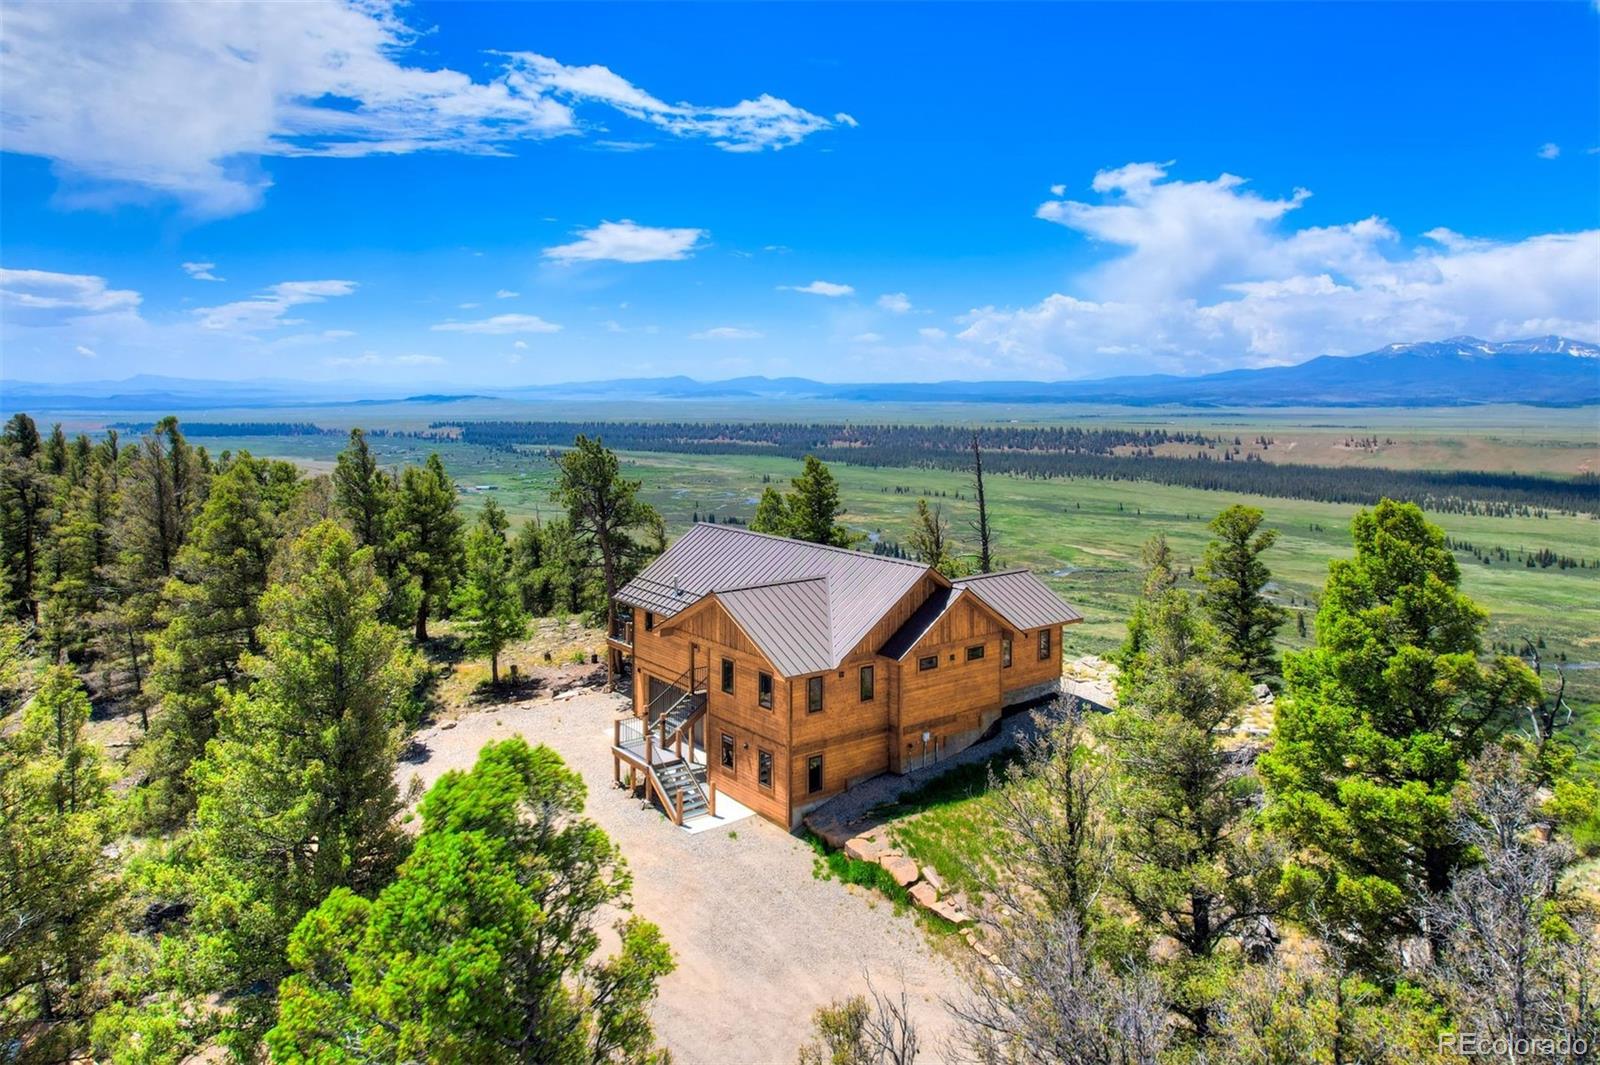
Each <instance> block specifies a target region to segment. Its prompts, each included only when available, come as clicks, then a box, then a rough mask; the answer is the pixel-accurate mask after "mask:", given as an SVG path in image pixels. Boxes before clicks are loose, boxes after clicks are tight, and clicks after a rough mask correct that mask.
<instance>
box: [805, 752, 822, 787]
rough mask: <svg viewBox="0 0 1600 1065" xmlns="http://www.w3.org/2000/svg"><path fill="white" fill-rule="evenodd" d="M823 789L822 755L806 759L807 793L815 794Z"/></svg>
mask: <svg viewBox="0 0 1600 1065" xmlns="http://www.w3.org/2000/svg"><path fill="white" fill-rule="evenodd" d="M821 790H822V755H820V754H814V755H812V756H811V757H810V758H807V759H806V793H807V794H810V795H815V794H816V793H817V792H819V791H821Z"/></svg>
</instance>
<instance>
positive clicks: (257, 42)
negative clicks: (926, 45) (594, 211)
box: [0, 0, 851, 215]
mask: <svg viewBox="0 0 1600 1065" xmlns="http://www.w3.org/2000/svg"><path fill="white" fill-rule="evenodd" d="M286 10H288V9H285V8H282V7H279V6H277V5H273V4H157V5H148V6H145V5H134V4H127V5H120V4H119V5H110V4H46V3H38V4H16V5H11V6H8V7H7V9H6V18H5V22H4V26H3V43H4V50H5V57H6V92H5V94H4V97H3V100H0V122H3V127H4V129H5V131H6V149H7V150H8V151H13V152H20V153H23V154H27V155H35V156H41V157H44V158H47V159H51V160H53V161H55V162H56V163H57V164H58V165H59V167H60V170H61V172H62V176H63V179H64V181H65V182H66V191H67V193H68V196H69V198H70V199H76V200H77V201H79V202H91V203H92V202H106V200H107V199H108V198H111V199H125V198H127V194H128V193H129V191H130V190H131V189H138V190H144V191H145V192H146V193H148V192H151V191H153V192H155V193H158V194H162V195H166V196H171V197H175V198H177V199H178V200H180V201H181V202H182V203H184V204H185V205H186V206H188V207H189V208H191V209H192V210H194V211H195V212H197V213H199V214H203V215H226V214H232V213H236V212H239V211H243V210H250V209H252V208H254V207H256V206H259V204H260V202H261V198H262V194H263V193H264V191H265V190H266V188H267V187H268V186H270V184H271V179H270V177H269V176H268V175H267V174H265V173H264V172H263V171H262V169H261V167H260V165H259V160H260V159H261V158H262V157H264V156H267V157H270V156H322V157H340V158H353V157H360V156H368V155H378V154H385V155H403V154H409V153H412V152H419V151H450V152H461V153H469V154H478V155H497V154H506V151H507V146H508V145H511V144H514V143H516V142H519V141H529V140H540V139H544V138H548V137H553V136H559V135H572V134H581V133H583V132H585V131H587V130H588V129H590V128H594V129H603V127H601V126H598V125H595V124H592V123H589V122H587V121H586V120H585V119H584V116H583V112H584V111H585V110H586V109H587V108H590V107H602V108H608V109H610V110H612V111H618V112H621V113H622V114H624V115H627V116H629V117H631V118H634V119H637V120H639V121H641V122H643V123H646V124H647V125H649V126H651V127H654V128H655V129H658V130H662V131H665V132H667V133H669V134H671V135H674V136H679V137H693V138H702V139H706V140H709V141H711V142H712V143H714V144H716V145H717V146H718V147H721V148H723V149H725V150H728V151H759V150H761V149H764V148H783V147H787V146H789V145H793V144H797V143H799V142H800V141H801V140H803V139H805V138H806V137H808V136H810V135H811V134H813V133H816V132H818V131H821V130H825V129H829V128H831V127H835V126H841V125H849V124H851V123H850V122H849V121H847V120H846V116H836V117H835V118H834V119H831V120H830V119H827V118H824V117H822V116H820V115H815V114H812V113H811V112H809V111H806V110H804V109H802V108H800V107H797V106H795V105H793V104H791V103H789V102H788V101H786V100H781V99H778V98H776V97H773V96H770V95H766V94H762V95H759V96H757V97H756V98H754V99H747V100H743V101H741V102H739V103H737V104H734V105H732V106H729V107H704V106H700V105H695V104H688V103H677V104H668V103H665V102H663V101H661V100H659V99H657V98H655V97H654V96H651V95H650V94H649V93H647V92H645V91H643V90H641V89H639V88H637V87H635V86H633V85H632V84H631V83H629V82H627V81H626V80H624V79H623V78H621V77H619V76H618V75H616V74H613V73H612V72H611V71H610V70H607V69H606V68H605V67H598V66H588V67H568V66H564V65H563V64H561V63H559V62H557V61H555V60H553V59H549V58H547V57H544V56H539V55H533V54H529V53H496V54H495V55H496V58H495V59H494V60H493V62H494V64H495V66H496V69H494V70H492V72H490V73H489V74H488V75H487V76H486V77H485V78H484V80H475V79H474V76H473V75H471V74H468V73H463V72H461V71H457V70H451V69H445V68H438V69H434V68H430V67H429V66H427V65H424V63H425V60H423V59H422V58H420V57H418V58H416V59H409V60H408V56H407V53H408V52H409V51H410V50H411V49H412V48H413V46H414V45H416V44H418V43H419V42H420V41H422V40H424V39H425V38H426V36H427V35H428V34H429V33H430V32H431V30H432V28H431V27H428V26H413V25H411V24H409V23H408V22H407V21H406V20H405V19H404V18H403V17H402V14H401V13H402V11H403V10H404V9H403V8H402V7H401V5H399V4H398V3H395V2H393V0H357V2H350V3H343V2H339V0H306V2H302V3H297V4H296V5H294V7H293V9H292V11H293V17H287V16H286V15H285V12H286ZM451 14H452V15H453V14H454V13H453V12H451ZM413 64H414V65H413ZM474 65H476V64H474Z"/></svg>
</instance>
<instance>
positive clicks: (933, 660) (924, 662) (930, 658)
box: [917, 655, 939, 672]
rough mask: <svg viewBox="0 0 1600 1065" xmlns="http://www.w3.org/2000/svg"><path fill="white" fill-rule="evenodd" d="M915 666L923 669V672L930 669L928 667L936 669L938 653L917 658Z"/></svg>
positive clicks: (937, 666)
mask: <svg viewBox="0 0 1600 1065" xmlns="http://www.w3.org/2000/svg"><path fill="white" fill-rule="evenodd" d="M917 668H918V669H920V670H923V671H924V672H926V671H927V670H930V669H938V668H939V656H938V655H925V656H924V657H922V658H919V659H917Z"/></svg>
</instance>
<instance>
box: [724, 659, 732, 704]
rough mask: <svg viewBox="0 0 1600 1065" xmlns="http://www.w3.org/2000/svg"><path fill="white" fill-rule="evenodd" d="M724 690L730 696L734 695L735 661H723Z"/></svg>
mask: <svg viewBox="0 0 1600 1065" xmlns="http://www.w3.org/2000/svg"><path fill="white" fill-rule="evenodd" d="M722 690H723V691H725V692H727V693H728V694H729V695H732V694H733V659H731V658H724V659H723V660H722Z"/></svg>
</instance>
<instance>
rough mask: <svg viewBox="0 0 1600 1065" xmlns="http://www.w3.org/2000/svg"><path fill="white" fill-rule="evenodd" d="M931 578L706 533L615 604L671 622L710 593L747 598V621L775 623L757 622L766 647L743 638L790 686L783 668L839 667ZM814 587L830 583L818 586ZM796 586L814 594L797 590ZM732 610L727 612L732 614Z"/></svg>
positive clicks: (916, 569)
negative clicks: (801, 584) (892, 610)
mask: <svg viewBox="0 0 1600 1065" xmlns="http://www.w3.org/2000/svg"><path fill="white" fill-rule="evenodd" d="M927 572H928V567H927V566H924V565H923V564H922V563H920V562H910V561H907V560H906V559H899V558H889V557H887V556H884V555H871V554H867V553H866V552H864V551H851V550H849V549H847V548H842V547H826V546H823V545H821V544H811V543H806V542H804V541H801V540H790V539H787V538H786V537H782V536H768V535H765V534H763V533H754V532H750V531H749V530H748V529H741V528H738V527H737V526H731V525H711V524H705V523H701V524H697V525H695V526H694V527H692V528H691V529H690V530H689V531H688V532H686V533H684V534H683V535H682V536H681V537H679V538H678V540H677V542H676V543H674V544H673V545H672V546H671V547H670V548H668V549H667V550H666V551H665V552H663V553H662V555H661V556H660V557H659V558H657V559H656V560H655V561H654V562H652V563H650V565H649V566H648V567H646V568H645V570H644V572H643V573H641V574H639V576H637V577H635V578H634V579H633V580H631V581H629V582H628V583H627V585H626V586H624V587H623V589H622V590H621V591H620V592H619V593H618V594H617V598H618V600H620V601H621V602H623V603H627V604H629V605H631V606H635V607H640V608H642V609H644V610H650V611H653V612H654V613H656V614H657V615H658V616H660V617H662V618H670V617H672V616H673V615H675V614H677V613H678V612H680V611H682V610H684V609H685V608H687V607H689V606H691V605H693V604H694V603H696V602H698V601H699V600H700V599H701V598H703V597H704V596H706V595H709V594H710V593H712V592H717V593H719V594H718V596H717V598H718V599H719V600H721V601H722V602H723V603H724V605H729V604H730V596H729V595H728V594H727V593H733V592H744V593H748V594H744V595H741V596H735V597H733V600H732V601H736V602H737V603H738V604H739V606H738V609H739V610H740V612H741V613H742V614H743V615H744V616H745V617H746V618H752V619H753V618H755V617H756V616H758V615H761V614H763V612H765V611H773V612H774V613H773V614H772V615H771V620H770V621H768V622H767V623H765V624H757V623H755V622H754V621H752V622H751V624H755V625H756V627H758V628H760V629H761V630H762V632H763V633H764V638H763V637H761V636H757V634H756V632H754V631H751V629H750V625H746V631H747V632H749V634H750V637H751V639H754V640H756V641H757V643H758V644H760V646H761V648H762V650H763V651H764V652H766V653H767V655H768V656H769V657H770V658H772V664H773V665H774V666H775V667H777V668H779V669H780V670H781V671H783V672H784V673H785V675H788V676H793V675H796V674H794V673H790V672H789V670H788V669H787V668H785V667H783V666H780V665H779V661H778V660H779V658H783V659H784V660H785V661H786V662H788V663H789V665H790V666H792V667H795V668H796V670H797V671H798V672H801V673H814V672H819V671H821V670H824V669H831V668H833V667H834V666H837V665H838V664H839V662H841V661H842V660H843V659H844V657H845V655H847V654H849V653H850V651H851V650H852V649H854V647H855V646H856V644H858V643H860V642H861V640H862V638H863V637H865V636H866V634H867V632H868V631H869V630H871V628H872V626H873V625H875V624H876V623H877V622H878V620H879V619H880V618H882V617H883V615H884V614H885V613H886V612H887V611H888V610H889V608H890V607H892V606H893V605H894V604H895V603H897V602H899V601H900V599H901V598H902V597H903V596H904V595H905V594H906V593H907V592H909V591H910V590H911V589H912V588H913V587H914V586H915V585H916V583H917V581H919V580H921V579H922V577H923V575H924V574H926V573H927ZM816 579H820V580H822V582H823V583H822V584H821V585H820V586H818V585H813V584H812V581H813V580H816ZM796 582H804V583H805V584H806V585H807V587H805V588H797V587H794V585H795V583H796ZM819 598H820V601H821V603H822V608H821V609H819V608H818V607H817V601H818V599H819ZM734 609H735V608H734V607H733V606H731V605H730V606H729V612H730V613H732V612H733V610H734ZM779 617H782V618H784V619H787V620H785V621H782V622H780V621H779V620H778V618H779ZM740 624H741V625H745V621H744V620H740ZM790 627H793V628H794V629H795V630H796V631H792V632H791V631H788V630H789V628H790ZM823 649H826V653H824V650H823ZM802 665H804V666H805V667H806V668H804V669H800V668H799V667H800V666H802Z"/></svg>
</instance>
